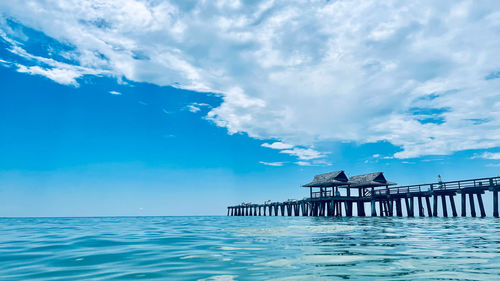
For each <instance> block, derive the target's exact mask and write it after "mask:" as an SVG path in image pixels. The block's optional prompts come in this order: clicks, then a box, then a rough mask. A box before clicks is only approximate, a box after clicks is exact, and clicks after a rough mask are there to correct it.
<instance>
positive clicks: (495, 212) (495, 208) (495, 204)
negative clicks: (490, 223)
mask: <svg viewBox="0 0 500 281" xmlns="http://www.w3.org/2000/svg"><path fill="white" fill-rule="evenodd" d="M493 216H494V217H495V218H498V191H497V190H493Z"/></svg>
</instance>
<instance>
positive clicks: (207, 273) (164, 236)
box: [0, 216, 500, 281]
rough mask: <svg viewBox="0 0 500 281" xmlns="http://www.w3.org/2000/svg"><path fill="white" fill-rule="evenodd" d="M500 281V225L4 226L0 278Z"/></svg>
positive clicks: (89, 221)
mask: <svg viewBox="0 0 500 281" xmlns="http://www.w3.org/2000/svg"><path fill="white" fill-rule="evenodd" d="M137 279H146V280H151V279H157V280H321V279H325V280H335V279H360V280H372V279H379V280H380V279H382V280H409V279H411V280H417V279H435V280H450V279H453V280H500V220H499V219H494V218H485V219H480V218H448V219H444V218H413V219H412V218H370V217H367V218H358V217H354V218H311V217H217V216H214V217H105V218H3V219H0V280H2V281H3V280H137Z"/></svg>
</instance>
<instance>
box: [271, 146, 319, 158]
mask: <svg viewBox="0 0 500 281" xmlns="http://www.w3.org/2000/svg"><path fill="white" fill-rule="evenodd" d="M280 153H285V154H290V155H292V156H296V157H298V158H299V159H300V160H312V159H318V158H322V157H325V155H323V154H321V153H320V152H319V151H316V150H314V149H311V148H298V147H295V148H292V149H285V150H282V151H280Z"/></svg>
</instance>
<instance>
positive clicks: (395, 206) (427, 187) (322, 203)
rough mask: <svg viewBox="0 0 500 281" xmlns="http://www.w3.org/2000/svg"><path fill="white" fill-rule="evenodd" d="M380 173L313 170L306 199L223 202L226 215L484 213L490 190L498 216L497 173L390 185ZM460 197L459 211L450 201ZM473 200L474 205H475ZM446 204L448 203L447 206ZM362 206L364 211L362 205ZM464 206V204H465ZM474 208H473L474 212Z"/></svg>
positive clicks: (433, 214) (499, 183) (435, 215)
mask: <svg viewBox="0 0 500 281" xmlns="http://www.w3.org/2000/svg"><path fill="white" fill-rule="evenodd" d="M391 185H395V183H392V182H389V181H387V180H386V179H385V177H384V175H383V173H382V172H379V173H371V174H366V175H359V176H354V177H351V178H347V176H346V175H345V173H344V171H337V172H332V173H326V174H321V175H317V176H315V177H314V180H313V181H312V182H311V183H308V184H305V185H303V187H309V189H310V193H309V197H308V198H304V199H302V200H287V201H285V202H266V203H264V204H252V203H242V204H240V205H236V206H229V207H227V215H228V216H315V217H316V216H328V217H340V216H348V217H349V216H353V215H354V207H356V210H355V211H356V212H355V213H356V215H357V216H360V217H364V216H367V214H369V215H370V216H373V217H374V216H389V217H391V216H398V217H402V216H408V217H416V216H419V217H425V216H428V217H437V216H442V217H448V216H450V217H451V216H453V217H457V216H459V215H460V216H462V217H466V216H467V215H469V216H471V217H477V216H479V217H485V216H486V212H485V208H484V203H483V194H485V192H487V191H488V192H492V194H493V214H492V215H493V216H494V217H496V218H498V217H499V212H498V192H499V191H500V177H492V178H480V179H470V180H459V181H449V182H437V183H429V184H418V185H407V186H396V187H389V186H391ZM455 196H458V197H459V198H460V200H459V202H460V204H459V205H460V214H459V213H458V211H457V206H456V204H455ZM476 202H477V206H476ZM448 203H449V205H448ZM367 205H368V212H366V211H367V209H366V207H367ZM467 205H468V206H467ZM476 211H477V212H476Z"/></svg>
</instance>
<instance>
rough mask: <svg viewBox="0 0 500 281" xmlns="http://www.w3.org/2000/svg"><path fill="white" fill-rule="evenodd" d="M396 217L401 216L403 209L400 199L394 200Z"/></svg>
mask: <svg viewBox="0 0 500 281" xmlns="http://www.w3.org/2000/svg"><path fill="white" fill-rule="evenodd" d="M396 215H397V216H398V217H402V216H403V208H402V206H401V198H396Z"/></svg>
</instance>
